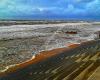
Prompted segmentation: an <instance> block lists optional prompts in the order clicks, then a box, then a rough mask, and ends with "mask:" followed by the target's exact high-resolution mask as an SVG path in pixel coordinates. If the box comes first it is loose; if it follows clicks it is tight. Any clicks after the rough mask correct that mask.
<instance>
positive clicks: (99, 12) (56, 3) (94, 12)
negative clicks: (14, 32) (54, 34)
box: [0, 0, 100, 20]
mask: <svg viewBox="0 0 100 80" xmlns="http://www.w3.org/2000/svg"><path fill="white" fill-rule="evenodd" d="M0 19H85V20H87V19H90V20H100V0H0Z"/></svg>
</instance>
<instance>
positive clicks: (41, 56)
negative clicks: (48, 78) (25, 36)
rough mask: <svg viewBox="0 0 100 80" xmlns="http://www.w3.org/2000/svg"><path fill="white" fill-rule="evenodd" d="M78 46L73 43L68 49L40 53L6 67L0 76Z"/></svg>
mask: <svg viewBox="0 0 100 80" xmlns="http://www.w3.org/2000/svg"><path fill="white" fill-rule="evenodd" d="M79 45H80V44H74V43H73V44H70V45H69V46H68V47H64V48H57V49H52V50H48V51H42V52H40V53H38V54H37V55H35V56H33V57H32V58H31V59H29V60H27V61H25V62H22V63H19V64H14V65H10V66H7V67H6V68H5V70H2V71H1V72H0V76H4V75H7V74H9V73H12V72H14V71H16V70H18V69H22V68H24V67H27V66H28V65H31V64H35V63H38V62H40V61H43V60H46V59H48V58H50V57H53V56H56V55H59V54H61V53H62V52H64V51H68V50H71V49H73V48H76V47H78V46H79Z"/></svg>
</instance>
